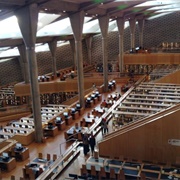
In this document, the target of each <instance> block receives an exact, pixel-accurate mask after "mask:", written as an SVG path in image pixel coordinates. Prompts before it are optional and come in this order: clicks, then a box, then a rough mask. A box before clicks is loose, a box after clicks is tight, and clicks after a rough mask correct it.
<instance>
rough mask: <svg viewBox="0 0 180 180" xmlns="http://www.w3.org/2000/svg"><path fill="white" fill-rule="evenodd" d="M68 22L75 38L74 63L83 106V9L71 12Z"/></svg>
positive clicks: (80, 101)
mask: <svg viewBox="0 0 180 180" xmlns="http://www.w3.org/2000/svg"><path fill="white" fill-rule="evenodd" d="M69 18H70V22H71V26H72V30H73V35H74V39H75V49H76V63H77V75H78V90H79V103H80V104H81V106H82V107H85V102H84V73H83V56H82V30H83V24H84V11H80V12H78V13H75V14H72V15H71V16H70V17H69Z"/></svg>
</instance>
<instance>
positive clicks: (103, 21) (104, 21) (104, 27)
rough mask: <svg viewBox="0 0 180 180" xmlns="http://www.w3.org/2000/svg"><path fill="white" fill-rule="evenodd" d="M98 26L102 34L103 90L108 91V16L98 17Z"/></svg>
mask: <svg viewBox="0 0 180 180" xmlns="http://www.w3.org/2000/svg"><path fill="white" fill-rule="evenodd" d="M98 20H99V26H100V29H101V34H102V52H103V78H104V91H105V92H108V52H107V36H108V27H109V16H108V15H107V16H101V17H99V18H98Z"/></svg>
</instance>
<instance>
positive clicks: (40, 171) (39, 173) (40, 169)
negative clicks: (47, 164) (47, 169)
mask: <svg viewBox="0 0 180 180" xmlns="http://www.w3.org/2000/svg"><path fill="white" fill-rule="evenodd" d="M43 171H44V170H43V168H41V167H40V168H39V171H38V176H39V175H41V174H42V173H43Z"/></svg>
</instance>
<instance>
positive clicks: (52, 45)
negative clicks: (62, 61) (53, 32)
mask: <svg viewBox="0 0 180 180" xmlns="http://www.w3.org/2000/svg"><path fill="white" fill-rule="evenodd" d="M48 46H49V49H50V51H51V55H52V73H53V75H54V76H55V75H56V71H57V67H56V49H57V40H53V41H51V42H49V43H48Z"/></svg>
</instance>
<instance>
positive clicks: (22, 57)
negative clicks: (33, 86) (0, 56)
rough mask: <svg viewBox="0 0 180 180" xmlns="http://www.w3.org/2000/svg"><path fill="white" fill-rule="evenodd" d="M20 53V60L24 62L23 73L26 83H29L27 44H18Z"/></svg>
mask: <svg viewBox="0 0 180 180" xmlns="http://www.w3.org/2000/svg"><path fill="white" fill-rule="evenodd" d="M18 50H19V54H20V61H21V64H22V66H21V67H22V73H23V77H24V81H25V84H28V83H29V69H28V60H27V54H26V46H25V44H22V45H19V46H18Z"/></svg>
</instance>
